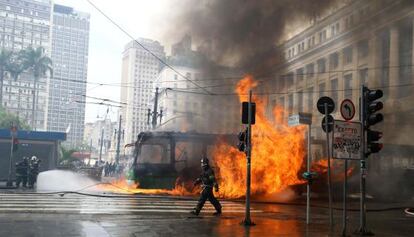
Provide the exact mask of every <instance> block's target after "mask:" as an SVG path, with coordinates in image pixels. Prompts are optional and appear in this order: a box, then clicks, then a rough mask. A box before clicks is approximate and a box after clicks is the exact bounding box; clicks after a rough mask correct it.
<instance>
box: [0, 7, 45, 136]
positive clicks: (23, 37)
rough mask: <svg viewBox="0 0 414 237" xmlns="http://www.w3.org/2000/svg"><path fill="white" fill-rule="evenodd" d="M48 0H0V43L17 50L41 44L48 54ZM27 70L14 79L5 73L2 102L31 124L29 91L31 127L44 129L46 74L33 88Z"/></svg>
mask: <svg viewBox="0 0 414 237" xmlns="http://www.w3.org/2000/svg"><path fill="white" fill-rule="evenodd" d="M50 19H51V1H49V0H13V1H10V0H0V47H2V48H6V49H10V50H13V51H19V50H21V49H25V48H27V47H29V46H31V47H33V48H36V47H39V46H42V47H43V48H45V50H46V53H47V54H49V55H50ZM33 86H34V85H33V75H32V73H31V72H27V73H23V74H22V75H20V77H19V78H18V80H14V79H11V78H8V77H6V78H5V80H4V85H3V96H2V106H3V107H5V108H6V109H7V110H8V111H9V112H12V113H14V114H16V115H17V116H19V118H21V119H23V120H26V121H27V122H28V123H29V124H32V121H31V119H32V100H33V98H32V95H33V93H36V98H37V106H36V107H35V111H36V116H35V125H34V129H39V130H45V129H46V125H47V105H48V85H47V78H40V79H39V81H38V83H37V87H36V88H33Z"/></svg>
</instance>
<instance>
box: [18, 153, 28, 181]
mask: <svg viewBox="0 0 414 237" xmlns="http://www.w3.org/2000/svg"><path fill="white" fill-rule="evenodd" d="M28 168H29V162H28V161H27V160H26V159H24V160H22V161H20V162H18V163H16V187H20V183H22V185H23V187H26V185H27V169H28Z"/></svg>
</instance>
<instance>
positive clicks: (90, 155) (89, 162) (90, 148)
mask: <svg viewBox="0 0 414 237" xmlns="http://www.w3.org/2000/svg"><path fill="white" fill-rule="evenodd" d="M89 144H90V145H89V161H88V166H89V165H90V164H91V159H92V139H91V142H90V143H89Z"/></svg>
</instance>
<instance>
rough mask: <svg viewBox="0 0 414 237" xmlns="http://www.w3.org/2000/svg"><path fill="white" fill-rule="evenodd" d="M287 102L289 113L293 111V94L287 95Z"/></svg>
mask: <svg viewBox="0 0 414 237" xmlns="http://www.w3.org/2000/svg"><path fill="white" fill-rule="evenodd" d="M288 103H289V105H288V106H289V115H291V114H292V113H293V94H290V95H289V97H288Z"/></svg>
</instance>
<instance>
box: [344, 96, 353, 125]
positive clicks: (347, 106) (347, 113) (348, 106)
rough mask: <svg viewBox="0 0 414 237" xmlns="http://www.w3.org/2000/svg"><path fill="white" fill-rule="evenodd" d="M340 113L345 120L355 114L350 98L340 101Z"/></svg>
mask: <svg viewBox="0 0 414 237" xmlns="http://www.w3.org/2000/svg"><path fill="white" fill-rule="evenodd" d="M341 115H342V118H344V119H345V120H346V121H348V120H351V119H353V118H354V116H355V105H354V103H352V101H351V100H349V99H345V100H343V101H342V103H341Z"/></svg>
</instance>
